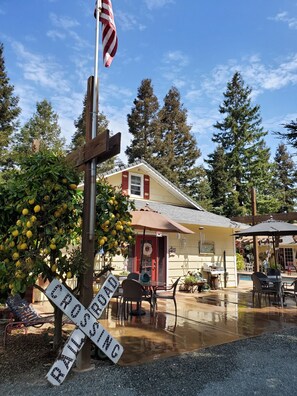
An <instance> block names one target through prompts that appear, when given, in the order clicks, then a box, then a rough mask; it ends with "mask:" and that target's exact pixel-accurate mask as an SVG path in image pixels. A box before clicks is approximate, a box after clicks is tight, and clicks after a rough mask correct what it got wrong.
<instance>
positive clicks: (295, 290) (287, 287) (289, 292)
mask: <svg viewBox="0 0 297 396" xmlns="http://www.w3.org/2000/svg"><path fill="white" fill-rule="evenodd" d="M283 287H284V298H286V297H294V298H295V303H296V306H297V279H295V280H294V281H293V282H292V283H291V284H289V283H288V282H284V283H283Z"/></svg>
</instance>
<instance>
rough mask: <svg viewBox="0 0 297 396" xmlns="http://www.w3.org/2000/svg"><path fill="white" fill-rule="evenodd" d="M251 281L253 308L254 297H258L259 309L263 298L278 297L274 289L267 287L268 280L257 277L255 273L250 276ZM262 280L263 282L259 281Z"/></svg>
mask: <svg viewBox="0 0 297 396" xmlns="http://www.w3.org/2000/svg"><path fill="white" fill-rule="evenodd" d="M251 278H252V281H253V292H252V293H253V306H254V305H255V295H256V294H257V296H258V305H259V307H260V308H261V301H262V297H263V296H265V297H266V298H267V297H268V298H269V301H270V297H271V296H274V298H276V297H277V296H278V292H277V290H276V289H275V288H274V287H270V286H269V280H265V277H259V276H258V275H257V273H253V274H252V275H251ZM261 279H263V281H261Z"/></svg>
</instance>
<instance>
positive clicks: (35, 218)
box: [31, 215, 37, 223]
mask: <svg viewBox="0 0 297 396" xmlns="http://www.w3.org/2000/svg"><path fill="white" fill-rule="evenodd" d="M36 220H37V217H36V216H34V215H33V216H31V221H32V223H35V221H36Z"/></svg>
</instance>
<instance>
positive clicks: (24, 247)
mask: <svg viewBox="0 0 297 396" xmlns="http://www.w3.org/2000/svg"><path fill="white" fill-rule="evenodd" d="M27 248H28V245H27V244H26V243H25V242H24V243H22V244H21V245H20V249H21V250H26V249H27Z"/></svg>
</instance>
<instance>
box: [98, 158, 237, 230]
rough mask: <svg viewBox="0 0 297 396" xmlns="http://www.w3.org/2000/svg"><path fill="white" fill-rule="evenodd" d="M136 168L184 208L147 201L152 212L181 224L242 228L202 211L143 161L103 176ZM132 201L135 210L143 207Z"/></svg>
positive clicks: (140, 203) (116, 169)
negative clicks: (174, 197) (182, 204)
mask: <svg viewBox="0 0 297 396" xmlns="http://www.w3.org/2000/svg"><path fill="white" fill-rule="evenodd" d="M137 168H140V169H141V170H143V172H145V173H146V174H148V175H149V176H150V177H153V178H154V179H155V180H156V181H157V182H158V183H160V184H161V185H162V186H164V187H165V188H166V189H167V190H168V191H170V193H171V194H173V195H174V196H176V197H177V198H178V199H179V200H180V201H181V202H184V206H181V205H178V206H177V205H172V204H166V203H162V202H156V201H151V200H149V202H148V204H149V206H150V208H152V209H153V210H156V211H157V212H159V213H161V214H163V215H165V216H168V217H169V218H171V219H172V220H174V221H176V222H178V223H181V224H195V225H200V226H211V227H225V228H236V229H241V228H242V226H243V225H242V224H240V223H237V222H235V221H232V220H230V219H228V218H227V217H224V216H220V215H216V214H214V213H211V212H208V211H207V210H205V209H203V208H202V207H201V206H200V205H199V204H197V202H195V201H194V200H193V199H192V198H190V197H189V196H188V195H187V194H185V193H184V192H182V191H181V190H180V189H179V188H178V187H176V186H175V185H174V184H173V183H171V182H170V181H169V180H168V179H167V178H166V177H164V176H163V175H162V174H161V173H160V172H158V171H157V170H156V169H154V168H153V167H152V166H151V165H149V164H148V163H147V162H146V161H144V160H140V161H137V162H135V163H133V164H130V165H127V166H126V165H125V166H119V167H118V168H115V169H113V170H111V171H108V172H105V173H104V174H103V176H104V177H108V176H111V175H115V174H117V173H122V172H123V171H132V170H133V169H137ZM133 200H134V202H135V206H136V209H141V208H143V207H144V206H145V202H144V201H143V200H137V199H133Z"/></svg>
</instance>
